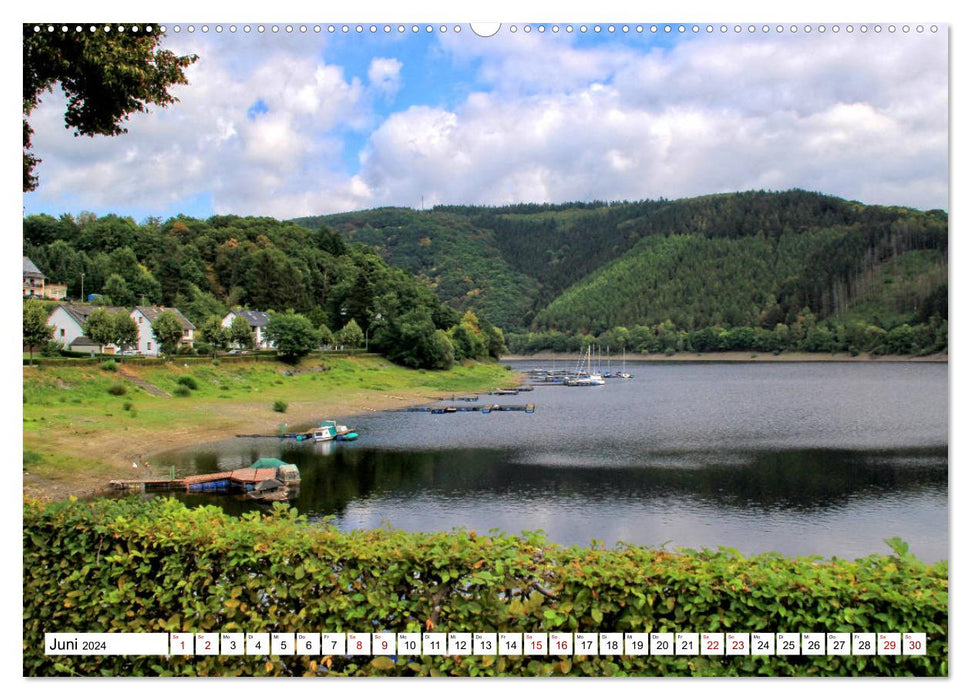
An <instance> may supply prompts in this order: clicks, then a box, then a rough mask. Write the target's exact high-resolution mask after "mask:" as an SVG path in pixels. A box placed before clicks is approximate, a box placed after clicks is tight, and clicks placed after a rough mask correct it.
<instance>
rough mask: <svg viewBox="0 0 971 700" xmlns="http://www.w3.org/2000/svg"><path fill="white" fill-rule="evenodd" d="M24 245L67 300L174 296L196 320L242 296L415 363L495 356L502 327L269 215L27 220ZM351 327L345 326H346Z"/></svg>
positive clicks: (166, 299)
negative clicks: (361, 337)
mask: <svg viewBox="0 0 971 700" xmlns="http://www.w3.org/2000/svg"><path fill="white" fill-rule="evenodd" d="M24 255H26V256H28V257H30V258H31V260H33V262H34V263H35V264H36V265H37V266H38V267H40V269H41V270H43V271H44V273H45V274H46V275H47V277H48V278H49V279H50V280H52V281H56V282H64V283H66V284H67V288H68V295H69V296H70V297H71V298H75V299H77V298H80V297H81V296H82V285H83V288H84V290H83V291H84V295H85V296H87V295H88V294H90V293H97V294H100V295H102V296H101V301H103V302H105V303H111V304H114V305H117V306H125V307H130V306H133V305H135V304H161V305H166V306H175V307H177V308H179V309H180V310H181V311H182V312H183V313H185V314H186V316H187V317H188V318H189V319H190V320H191V321H192V322H193V323H195V324H196V325H197V326H201V325H203V324H205V323H206V322H209V321H211V319H212V317H213V316H219V317H221V316H223V315H224V314H226V313H227V311H228V309H230V308H233V307H238V306H243V307H247V308H251V309H259V310H264V311H276V312H280V313H282V312H286V311H291V310H292V311H293V312H295V313H297V314H300V315H302V316H305V317H306V318H307V319H309V321H310V322H311V328H313V329H314V330H315V331H316V332H318V333H319V334H320V336H321V337H322V338H327V337H330V335H331V333H332V332H339V331H340V330H342V329H344V328H346V327H347V326H348V325H350V324H352V322H353V324H356V326H358V327H359V328H360V330H362V331H363V332H364V333H365V338H366V339H367V341H368V345H369V347H370V348H372V349H375V350H378V351H380V352H383V353H385V354H386V355H387V356H388V357H389V358H391V359H392V360H394V361H396V362H399V363H401V364H404V365H406V366H413V367H434V368H438V367H448V366H450V365H451V363H452V362H453V361H454V360H461V359H465V358H481V357H485V356H487V355H492V356H493V357H498V355H499V354H500V353H501V352H502V351H503V350H504V347H503V339H502V333H501V331H499V330H498V329H496V328H494V327H492V326H491V325H488V324H485V323H480V322H479V320H478V319H477V318H476V317H475V315H474V314H473V313H467V314H465V315H464V316H463V315H462V314H461V313H460V312H458V311H456V310H455V309H453V308H451V307H449V306H447V305H445V304H443V303H441V302H439V301H438V299H437V298H436V297H435V295H434V293H433V292H432V291H431V290H430V289H429V288H428V287H427V286H426V285H424V284H422V283H421V282H420V281H419V280H417V279H415V278H414V277H413V276H412V275H410V274H408V273H407V272H405V271H403V270H400V269H397V268H394V267H391V266H389V265H388V264H386V263H385V262H384V261H383V260H382V259H381V258H380V257H379V256H378V255H377V254H376V253H375V252H374V251H372V250H371V249H370V248H368V247H366V246H363V245H347V244H346V243H345V241H344V240H343V238H342V237H341V236H340V235H339V234H336V233H335V232H333V231H331V230H329V229H327V228H320V229H318V230H315V231H312V230H308V229H307V228H305V227H303V226H298V225H296V224H293V223H287V222H281V221H277V220H275V219H270V218H243V217H236V216H214V217H212V218H210V219H208V220H199V219H193V218H188V217H181V216H180V217H177V218H173V219H169V220H167V221H164V222H162V221H159V220H156V219H150V220H147V221H145V222H143V223H142V224H136V223H135V222H134V221H133V220H132V219H130V218H124V217H119V216H114V215H108V216H103V217H96V216H94V215H92V214H82V215H81V216H79V217H77V218H75V217H72V216H70V215H64V216H61V217H60V218H54V217H51V216H47V215H38V216H29V217H26V218H25V219H24ZM351 327H352V328H353V325H352V326H351Z"/></svg>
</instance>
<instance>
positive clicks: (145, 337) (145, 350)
mask: <svg viewBox="0 0 971 700" xmlns="http://www.w3.org/2000/svg"><path fill="white" fill-rule="evenodd" d="M163 311H171V312H172V313H174V314H175V317H176V318H177V319H179V323H181V324H182V344H183V345H190V346H191V345H192V344H193V343H194V342H195V331H196V327H195V326H194V325H193V324H192V322H191V321H190V320H189V319H187V318H186V317H185V316H183V315H182V312H181V311H179V310H178V309H174V308H166V307H164V306H136V307H135V309H134V311H132V312H131V317H132V319H133V320H134V321H135V323H136V324H137V325H138V352H139V353H140V354H142V355H151V356H157V355H158V354H159V349H158V340H156V339H155V333H154V332H153V331H152V324H153V323H155V319H157V318H158V316H159V314H160V313H162V312H163Z"/></svg>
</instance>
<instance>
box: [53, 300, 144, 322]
mask: <svg viewBox="0 0 971 700" xmlns="http://www.w3.org/2000/svg"><path fill="white" fill-rule="evenodd" d="M58 308H61V309H64V311H65V312H66V313H67V315H68V316H70V317H71V318H73V319H74V320H75V321H77V323H78V325H79V326H83V325H84V324H85V323H87V321H88V316H90V315H91V313H92V312H93V311H94V310H95V309H104V310H105V311H107V312H108V313H109V314H111V315H112V316H114V315H115V314H117V313H118V312H119V311H122V312H124V313H126V314H127V313H128V309H125V308H122V307H121V306H95V305H93V304H61V305H60V306H59V307H58ZM55 310H56V309H55ZM51 313H54V311H51Z"/></svg>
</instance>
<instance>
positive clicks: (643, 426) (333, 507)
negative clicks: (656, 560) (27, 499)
mask: <svg viewBox="0 0 971 700" xmlns="http://www.w3.org/2000/svg"><path fill="white" fill-rule="evenodd" d="M511 364H512V366H513V367H514V368H515V369H518V370H521V371H525V370H526V369H529V368H531V367H533V366H536V365H537V364H538V363H536V362H514V363H511ZM547 365H549V363H547ZM559 366H560V368H565V367H566V365H565V364H564V363H562V362H561V363H560V364H559ZM614 369H617V367H616V366H615V367H614ZM627 369H628V371H631V372H632V373H633V374H634V378H633V379H629V380H622V379H609V380H607V384H606V385H605V386H600V387H564V386H538V387H536V388H535V390H534V391H532V392H529V393H523V394H520V395H519V396H486V397H483V401H485V402H488V403H499V404H522V403H527V402H531V403H535V405H536V412H535V413H533V414H525V413H522V412H492V413H490V414H482V413H479V412H469V413H462V412H460V413H454V414H445V415H433V414H429V413H409V412H398V411H389V412H381V413H372V414H367V415H362V416H356V417H350V416H321V418H340V419H342V420H341V422H345V423H347V424H348V425H349V426H350V427H351V428H353V429H355V430H357V432H359V433H360V436H361V437H360V439H359V440H357V441H356V442H352V443H319V444H302V443H296V442H293V441H281V440H278V439H276V438H264V439H252V438H236V439H230V440H226V441H223V442H219V443H211V444H206V445H200V446H196V447H194V448H192V449H185V450H179V451H176V452H170V453H166V454H164V455H160V456H159V457H157V458H156V459H155V460H154V461H155V463H156V464H165V465H169V464H174V465H176V471H177V473H179V474H190V473H202V472H212V471H220V470H224V469H233V468H239V467H247V466H249V465H250V464H251V463H252V462H253V461H254V460H255V459H257V458H259V457H279V458H281V459H283V460H285V461H287V462H292V463H295V464H297V465H298V466H299V467H300V471H301V478H302V484H301V488H300V495H299V497H298V498H297V499H295V500H294V501H293V502H292V504H293V506H294V507H296V508H297V509H298V510H300V511H301V512H302V513H305V514H306V515H307V516H308V517H309V518H310V519H311V520H319V519H323V518H325V517H328V516H332V517H333V518H334V521H335V523H336V524H337V525H338V526H339V527H340V528H342V529H347V530H352V529H358V528H374V527H381V526H382V525H383V524H390V525H391V526H393V527H395V528H400V529H405V530H410V531H438V530H451V529H453V528H464V529H473V530H476V531H479V532H486V531H488V530H490V529H498V530H501V531H503V532H508V533H519V532H522V531H524V530H528V531H535V530H543V531H544V532H545V533H546V535H547V537H548V539H549V540H551V541H553V542H557V543H561V544H583V545H586V544H590V542H591V541H592V540H598V541H602V542H604V543H605V544H606V545H607V546H612V545H614V544H615V543H616V542H618V541H622V542H629V543H634V544H640V545H654V546H660V545H665V546H667V547H669V548H674V547H690V548H702V547H708V548H716V547H719V546H725V547H732V548H735V549H738V550H739V551H741V552H743V553H745V554H756V553H760V552H766V551H775V552H781V553H783V554H786V555H789V556H796V555H821V556H824V557H831V556H839V557H843V558H856V557H860V556H866V555H868V554H871V553H883V554H886V553H890V549H889V548H888V547H887V546H886V545H885V544H884V542H883V541H884V539H886V538H889V537H893V536H898V537H900V538H902V539H903V540H905V541H906V542H908V543H909V544H910V548H911V551H912V552H914V553H915V554H916V555H917V556H919V557H921V558H922V559H923V560H924V561H927V562H934V561H938V560H940V559H946V558H948V542H949V540H948V367H947V365H946V364H943V363H906V362H902V363H890V362H887V363H884V362H879V363H878V362H872V363H867V362H845V363H842V362H820V363H680V362H679V363H673V362H672V363H639V362H628V363H627ZM456 405H460V404H459V403H458V402H456ZM295 427H296V426H291V429H293V428H295ZM179 497H180V498H182V499H183V500H185V501H186V502H187V503H193V504H194V503H217V504H219V505H221V506H223V507H224V508H225V509H226V510H227V511H228V512H235V513H238V512H243V511H244V510H246V509H251V508H262V507H265V506H257V505H254V504H253V503H252V502H248V501H245V500H241V499H236V498H232V497H226V496H189V495H185V494H180V495H179Z"/></svg>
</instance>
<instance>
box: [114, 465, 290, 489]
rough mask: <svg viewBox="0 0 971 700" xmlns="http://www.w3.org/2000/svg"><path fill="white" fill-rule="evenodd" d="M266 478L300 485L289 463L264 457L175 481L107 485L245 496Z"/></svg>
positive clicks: (127, 481)
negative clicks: (245, 465)
mask: <svg viewBox="0 0 971 700" xmlns="http://www.w3.org/2000/svg"><path fill="white" fill-rule="evenodd" d="M270 479H275V480H278V481H280V482H281V483H282V484H286V485H291V486H296V485H298V484H299V483H300V471H299V470H298V469H297V467H296V466H295V465H293V464H286V463H285V462H283V461H281V460H278V459H272V458H264V459H259V460H257V461H256V462H254V463H253V466H252V467H249V468H246V469H233V470H232V471H225V472H214V473H211V474H193V475H191V476H183V477H179V478H175V477H171V478H168V479H166V478H162V477H151V478H147V479H113V480H111V481H109V482H108V485H109V486H110V487H111V488H112V489H114V490H116V491H136V492H145V491H186V492H187V493H205V492H210V493H249V492H252V491H254V490H255V489H256V487H257V486H258V485H259V484H261V483H263V482H265V481H268V480H270Z"/></svg>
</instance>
